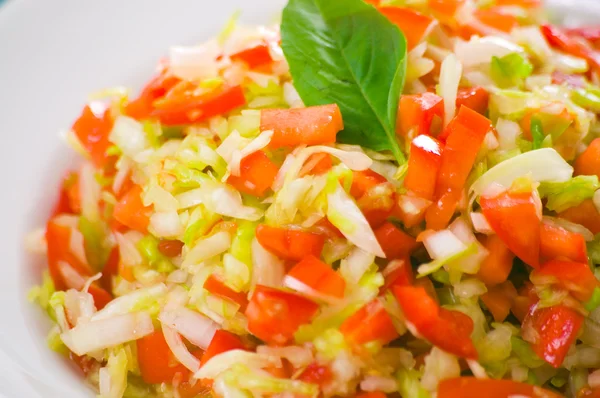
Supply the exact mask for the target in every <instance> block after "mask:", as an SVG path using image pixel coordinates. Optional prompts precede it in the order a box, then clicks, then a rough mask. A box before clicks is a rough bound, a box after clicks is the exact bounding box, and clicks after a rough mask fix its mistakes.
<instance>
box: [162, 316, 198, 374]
mask: <svg viewBox="0 0 600 398" xmlns="http://www.w3.org/2000/svg"><path fill="white" fill-rule="evenodd" d="M162 332H163V335H164V336H165V341H166V342H167V345H168V346H169V349H170V350H171V352H172V353H173V355H174V356H175V358H177V360H178V361H179V362H180V363H181V364H182V365H183V366H185V367H186V368H187V369H189V370H190V371H191V372H197V371H198V369H200V360H199V359H198V358H196V357H195V356H193V355H192V353H191V352H190V351H189V350H188V349H187V347H186V346H185V343H184V342H183V340H182V338H181V336H180V335H179V333H177V331H176V330H175V329H172V328H170V327H169V326H167V325H165V324H163V325H162Z"/></svg>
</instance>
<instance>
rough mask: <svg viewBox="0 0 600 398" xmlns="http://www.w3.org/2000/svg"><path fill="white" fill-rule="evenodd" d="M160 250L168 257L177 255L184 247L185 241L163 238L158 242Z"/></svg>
mask: <svg viewBox="0 0 600 398" xmlns="http://www.w3.org/2000/svg"><path fill="white" fill-rule="evenodd" d="M157 246H158V250H159V251H160V252H161V253H162V254H164V255H165V256H167V257H177V256H179V255H180V254H181V250H182V249H183V242H182V241H179V240H168V239H162V240H161V241H160V242H158V245H157Z"/></svg>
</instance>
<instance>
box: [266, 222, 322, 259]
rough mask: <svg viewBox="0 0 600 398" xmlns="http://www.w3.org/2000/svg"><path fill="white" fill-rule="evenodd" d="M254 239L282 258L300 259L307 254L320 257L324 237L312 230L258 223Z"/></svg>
mask: <svg viewBox="0 0 600 398" xmlns="http://www.w3.org/2000/svg"><path fill="white" fill-rule="evenodd" d="M256 239H258V242H259V243H260V244H261V246H262V247H264V248H265V249H266V250H268V251H270V252H271V253H273V254H275V255H276V256H277V257H279V258H281V259H284V260H292V261H300V260H302V259H303V258H304V257H306V256H308V255H313V256H315V257H317V258H320V257H321V251H322V250H323V245H324V244H325V237H324V236H323V235H321V234H317V233H314V232H307V231H301V230H297V229H286V228H277V227H270V226H268V225H264V224H260V225H259V226H258V227H257V228H256Z"/></svg>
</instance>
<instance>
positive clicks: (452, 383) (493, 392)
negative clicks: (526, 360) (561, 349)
mask: <svg viewBox="0 0 600 398" xmlns="http://www.w3.org/2000/svg"><path fill="white" fill-rule="evenodd" d="M484 391H485V397H486V398H507V397H512V396H514V397H518V396H521V397H530V398H560V397H561V395H560V394H557V393H554V392H552V391H548V390H543V389H542V388H540V387H538V386H536V385H533V384H527V383H518V382H516V381H512V380H496V379H478V378H476V377H457V378H454V379H445V380H442V381H440V384H439V385H438V393H437V396H438V398H480V397H481V393H482V392H484Z"/></svg>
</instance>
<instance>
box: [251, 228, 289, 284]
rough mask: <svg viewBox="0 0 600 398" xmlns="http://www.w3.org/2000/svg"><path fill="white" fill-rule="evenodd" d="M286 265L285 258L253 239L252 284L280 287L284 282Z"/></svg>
mask: <svg viewBox="0 0 600 398" xmlns="http://www.w3.org/2000/svg"><path fill="white" fill-rule="evenodd" d="M284 275H285V265H284V262H283V260H281V259H279V257H277V256H276V255H274V254H273V253H271V252H269V251H268V250H266V249H265V248H264V247H262V245H261V244H260V243H259V242H258V239H256V238H254V239H253V240H252V285H253V286H255V285H263V286H271V287H278V286H281V284H282V283H283V277H284Z"/></svg>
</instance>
